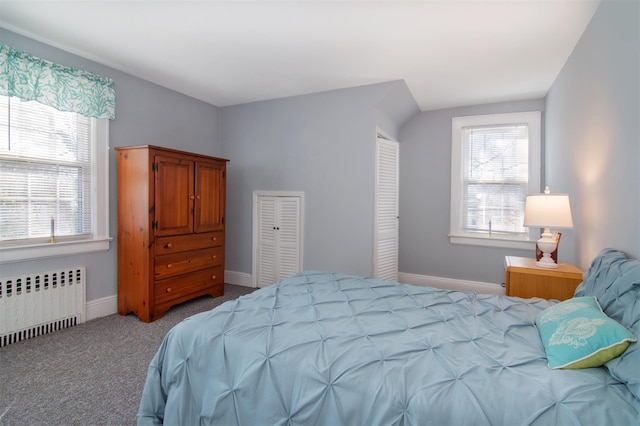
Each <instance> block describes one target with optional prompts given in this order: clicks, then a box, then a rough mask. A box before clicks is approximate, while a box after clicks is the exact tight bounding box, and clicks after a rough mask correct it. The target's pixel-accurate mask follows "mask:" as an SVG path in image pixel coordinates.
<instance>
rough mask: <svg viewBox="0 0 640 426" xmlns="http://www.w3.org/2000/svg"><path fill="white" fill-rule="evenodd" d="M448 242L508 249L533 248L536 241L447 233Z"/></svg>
mask: <svg viewBox="0 0 640 426" xmlns="http://www.w3.org/2000/svg"><path fill="white" fill-rule="evenodd" d="M449 242H450V243H451V244H465V245H470V246H483V247H501V248H510V249H521V250H532V249H533V250H535V247H536V242H535V241H532V240H512V239H508V238H498V237H491V238H490V237H488V236H486V237H479V236H478V237H476V236H473V237H471V236H468V235H453V234H449Z"/></svg>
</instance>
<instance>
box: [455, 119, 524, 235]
mask: <svg viewBox="0 0 640 426" xmlns="http://www.w3.org/2000/svg"><path fill="white" fill-rule="evenodd" d="M462 138H463V142H462V143H463V146H462V150H463V176H462V179H463V203H464V207H463V209H462V211H463V226H464V229H465V230H466V231H471V232H495V233H504V234H524V233H526V231H527V230H526V229H525V228H524V227H523V226H522V224H523V221H524V216H523V215H524V201H525V197H526V195H527V192H528V179H529V178H528V176H529V158H528V153H529V143H528V126H527V125H508V126H492V127H473V128H463V129H462Z"/></svg>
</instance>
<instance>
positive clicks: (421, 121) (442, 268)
mask: <svg viewBox="0 0 640 426" xmlns="http://www.w3.org/2000/svg"><path fill="white" fill-rule="evenodd" d="M523 111H544V100H542V99H538V100H530V101H521V102H506V103H498V104H490V105H480V106H470V107H464V108H452V109H446V110H439V111H427V112H422V113H420V114H419V115H417V116H416V117H414V118H413V119H411V120H410V121H409V122H408V123H407V124H405V125H404V126H403V128H402V130H401V133H400V247H399V270H400V272H405V273H411V274H418V275H429V276H435V277H445V278H454V279H461V280H470V281H481V282H488V283H496V284H497V283H502V282H504V256H507V255H512V256H523V257H532V256H533V252H529V251H527V250H514V249H502V248H492V247H477V246H469V245H462V244H451V243H449V236H448V235H449V210H450V202H451V119H452V118H453V117H456V116H467V115H482V114H499V113H507V112H523ZM543 117H544V113H543ZM543 127H544V120H543ZM542 142H543V143H544V140H543V141H542Z"/></svg>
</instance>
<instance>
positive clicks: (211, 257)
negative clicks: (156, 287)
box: [154, 247, 224, 280]
mask: <svg viewBox="0 0 640 426" xmlns="http://www.w3.org/2000/svg"><path fill="white" fill-rule="evenodd" d="M223 264H224V247H214V248H208V249H201V250H192V251H185V252H180V253H174V254H165V255H162V256H156V258H155V267H154V276H155V279H156V280H161V279H164V278H169V277H173V276H176V275H182V274H186V273H188V272H194V271H199V270H200V269H206V268H212V267H214V266H222V265H223Z"/></svg>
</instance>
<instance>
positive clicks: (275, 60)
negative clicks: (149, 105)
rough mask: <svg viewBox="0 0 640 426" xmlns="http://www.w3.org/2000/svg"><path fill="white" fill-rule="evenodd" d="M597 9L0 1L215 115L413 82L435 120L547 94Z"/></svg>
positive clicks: (535, 4)
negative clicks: (446, 112) (213, 109)
mask: <svg viewBox="0 0 640 426" xmlns="http://www.w3.org/2000/svg"><path fill="white" fill-rule="evenodd" d="M597 6H598V1H597V0H501V1H491V0H467V1H462V0H425V1H367V0H359V1H330V0H324V1H305V0H297V1H294V0H290V1H269V0H262V1H243V0H236V1H215V0H208V1H206V0H201V1H194V0H186V1H185V0H183V1H178V0H159V1H150V0H128V1H117V0H76V1H73V0H71V1H69V0H43V1H34V0H19V1H17V0H0V26H2V27H4V28H6V29H8V30H11V31H14V32H16V33H19V34H23V35H25V36H28V37H31V38H33V39H36V40H40V41H44V42H46V43H48V44H50V45H53V46H56V47H60V48H62V49H65V50H67V51H70V52H72V53H75V54H78V55H81V56H84V57H86V58H88V59H91V60H94V61H96V62H100V63H102V64H105V65H108V66H110V67H113V68H116V69H118V70H121V71H124V72H127V73H129V74H132V75H135V76H137V77H140V78H143V79H145V80H149V81H152V82H154V83H156V84H159V85H161V86H164V87H168V88H170V89H173V90H176V91H178V92H181V93H184V94H187V95H190V96H192V97H194V98H197V99H200V100H203V101H205V102H208V103H211V104H214V105H217V106H227V105H234V104H240V103H245V102H252V101H258V100H265V99H273V98H280V97H286V96H293V95H300V94H306V93H314V92H320V91H325V90H332V89H340V88H345V87H353V86H359V85H365V84H371V83H379V82H384V81H392V80H404V81H405V82H406V84H407V86H408V87H409V90H410V91H411V93H412V94H413V96H414V98H415V99H416V101H417V103H418V105H419V106H420V108H421V109H422V110H423V111H426V110H434V109H441V108H449V107H456V106H464V105H475V104H481V103H490V102H500V101H507V100H517V99H531V98H540V97H543V96H544V95H545V94H546V93H547V91H548V90H549V88H550V86H551V84H552V83H553V81H554V79H555V78H556V76H557V75H558V73H559V72H560V70H561V68H562V66H563V65H564V63H565V62H566V60H567V58H568V57H569V55H570V54H571V51H572V50H573V48H574V47H575V45H576V43H577V41H578V39H579V38H580V36H581V35H582V33H583V31H584V29H585V28H586V26H587V24H588V22H589V20H590V19H591V17H592V16H593V13H594V12H595V9H596V8H597ZM116 90H117V89H116Z"/></svg>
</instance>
